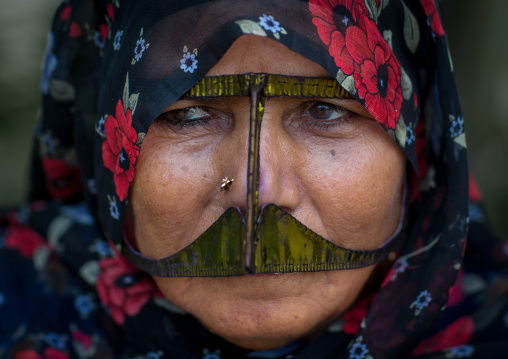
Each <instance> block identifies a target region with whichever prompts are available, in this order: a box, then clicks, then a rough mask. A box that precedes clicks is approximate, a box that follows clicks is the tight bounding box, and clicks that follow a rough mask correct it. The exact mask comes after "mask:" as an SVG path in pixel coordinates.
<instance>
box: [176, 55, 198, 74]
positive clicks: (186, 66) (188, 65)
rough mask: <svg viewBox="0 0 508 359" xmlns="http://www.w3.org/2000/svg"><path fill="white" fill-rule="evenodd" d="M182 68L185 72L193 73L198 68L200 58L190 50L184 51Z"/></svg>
mask: <svg viewBox="0 0 508 359" xmlns="http://www.w3.org/2000/svg"><path fill="white" fill-rule="evenodd" d="M180 64H181V65H180V68H181V69H182V70H183V71H185V72H190V73H193V72H194V70H196V69H197V68H198V60H196V55H195V54H191V53H190V52H187V53H184V54H183V58H182V59H181V60H180Z"/></svg>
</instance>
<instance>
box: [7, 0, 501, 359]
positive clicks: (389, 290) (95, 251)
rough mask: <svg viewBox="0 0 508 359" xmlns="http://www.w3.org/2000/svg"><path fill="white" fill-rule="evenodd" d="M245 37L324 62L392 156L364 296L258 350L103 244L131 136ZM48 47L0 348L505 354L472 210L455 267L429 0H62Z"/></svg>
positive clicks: (52, 352)
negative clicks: (396, 171) (401, 214)
mask: <svg viewBox="0 0 508 359" xmlns="http://www.w3.org/2000/svg"><path fill="white" fill-rule="evenodd" d="M244 34H254V35H257V36H265V37H268V38H270V39H274V40H275V41H278V42H280V43H281V44H283V45H285V46H286V47H287V48H289V49H290V50H292V51H295V52H297V53H299V54H301V55H303V56H304V57H307V58H308V59H310V60H312V61H314V62H316V63H317V64H319V65H321V66H322V67H323V68H325V69H326V70H327V71H328V72H329V73H330V75H331V76H332V77H334V78H336V79H337V81H338V82H339V83H340V84H341V85H342V86H343V87H344V88H345V89H346V90H347V91H348V92H349V93H350V94H351V95H353V96H354V97H355V98H356V99H357V100H358V101H359V102H360V103H361V104H362V105H363V106H364V107H365V108H366V109H367V110H368V111H369V112H370V113H371V114H372V115H373V117H374V118H375V120H376V121H378V122H379V124H380V125H381V126H383V128H384V129H385V130H386V131H387V132H388V133H389V134H390V135H391V136H392V138H393V139H394V141H396V142H397V144H398V145H399V146H400V147H401V149H402V150H403V151H404V153H405V154H406V157H407V160H408V163H409V166H408V168H409V170H408V194H409V207H408V211H407V222H408V224H407V229H406V231H407V233H406V235H407V238H406V241H405V243H404V245H403V247H402V249H401V250H400V252H399V253H398V254H397V257H396V259H395V260H394V261H393V262H391V263H390V265H391V269H390V270H389V272H388V274H387V276H386V277H385V278H384V281H382V283H381V284H380V285H379V288H378V289H377V290H376V292H375V293H373V294H372V295H370V296H367V297H365V298H363V299H362V300H361V301H359V302H358V303H356V305H355V306H354V307H353V308H352V309H351V310H349V311H348V312H347V313H345V314H343V315H342V316H341V317H340V318H337V321H336V322H335V323H334V324H333V325H332V326H330V327H329V328H328V330H327V331H326V332H324V333H322V334H321V335H320V336H319V337H317V338H316V339H314V340H313V341H311V342H309V343H306V342H296V343H291V344H289V345H287V346H285V347H283V348H279V349H277V350H273V351H268V352H251V351H248V350H244V349H240V348H237V347H235V346H234V345H232V344H230V343H227V342H225V341H224V340H223V339H221V338H218V337H216V336H214V335H213V334H212V333H210V332H208V331H207V330H205V329H204V328H203V327H202V326H201V325H200V324H199V323H198V322H197V321H196V320H195V319H193V318H192V317H191V316H189V315H187V314H185V313H184V312H183V311H182V310H181V309H179V308H177V307H175V306H174V305H172V304H171V303H170V302H168V301H167V300H166V299H165V298H164V297H163V296H162V295H161V294H160V292H159V291H158V289H157V287H156V286H155V284H154V282H153V281H152V280H151V278H150V277H149V276H147V275H146V274H145V273H142V272H139V271H138V270H136V269H135V268H134V267H133V266H132V265H131V264H130V263H128V262H127V261H126V260H125V259H124V258H123V257H122V256H121V255H120V254H119V250H118V249H119V248H120V246H121V245H122V240H123V230H124V218H125V210H126V204H127V202H128V197H129V189H130V185H131V184H132V181H133V179H134V175H135V167H136V162H137V158H138V155H139V152H140V149H141V146H142V142H143V138H144V135H145V134H146V133H147V131H148V129H149V127H150V125H151V123H152V122H153V121H154V120H155V119H156V118H157V117H158V116H159V115H160V113H161V112H162V111H163V110H164V109H166V108H167V107H168V106H169V105H170V104H171V103H173V102H174V101H176V100H177V99H179V98H180V97H181V96H182V95H183V94H184V93H186V92H187V91H188V90H189V89H190V88H191V87H192V86H193V85H194V84H195V83H196V82H197V81H198V80H199V79H201V78H202V77H203V76H204V75H205V74H206V73H207V72H208V70H209V69H210V68H211V67H213V66H214V65H215V64H216V63H217V62H218V61H219V59H220V58H221V57H222V56H223V55H224V53H225V52H226V51H227V49H228V48H229V46H230V45H231V44H232V43H233V42H234V41H235V40H236V39H237V38H238V37H240V36H242V35H244ZM48 40H49V41H48V47H47V54H46V57H45V63H44V71H43V76H42V80H41V91H42V93H43V110H42V118H41V121H40V123H39V125H38V127H37V129H36V138H35V146H34V149H35V150H34V156H33V163H32V178H31V191H30V198H29V201H28V203H27V205H26V206H24V207H23V208H22V209H21V210H19V211H11V212H6V213H5V215H4V216H3V217H2V223H1V224H2V226H3V227H2V229H1V231H0V238H1V239H3V243H4V247H3V248H2V250H1V252H0V255H1V257H2V260H1V262H0V270H1V271H2V273H3V274H2V277H1V279H0V294H1V296H0V313H2V316H3V318H4V319H3V323H2V324H0V355H4V356H6V357H14V358H68V357H82V358H89V357H95V358H113V357H124V358H137V357H146V358H163V357H164V358H166V357H167V358H207V359H212V358H242V357H254V358H261V357H264V358H290V357H291V358H332V357H333V358H350V359H370V358H406V357H415V358H416V357H418V358H487V357H488V358H505V357H506V353H507V352H508V344H507V343H508V296H507V295H506V292H507V291H508V290H507V289H506V288H507V286H506V284H505V283H506V282H503V280H501V279H499V278H498V277H497V276H496V275H495V274H494V273H496V272H499V271H500V270H504V271H505V274H506V267H507V264H506V263H507V262H508V261H507V256H508V255H507V253H508V250H507V249H506V248H507V247H506V246H505V247H503V245H502V243H500V242H497V241H496V240H495V239H494V238H493V237H492V236H490V234H486V232H485V231H483V230H482V229H481V228H483V226H482V223H483V222H482V221H484V217H483V212H482V211H481V206H480V205H479V204H478V203H473V204H470V205H469V210H470V212H471V211H472V212H471V213H473V214H474V217H473V216H472V219H474V220H475V221H474V223H473V224H472V225H471V227H472V229H474V231H475V232H474V233H475V235H476V237H477V238H480V239H474V240H472V248H473V251H471V252H470V253H469V252H468V253H469V254H468V253H467V254H466V259H467V261H466V262H465V265H464V263H463V252H464V246H465V241H466V232H467V227H468V173H467V159H466V143H465V134H464V124H463V118H462V115H461V112H460V107H459V102H458V96H457V91H456V88H455V82H454V76H453V67H452V63H451V60H450V57H449V53H448V48H447V44H446V40H445V36H444V31H443V28H442V26H441V23H440V20H439V16H438V13H437V11H436V8H435V6H434V3H433V1H432V0H421V1H416V0H308V1H307V0H305V1H303V0H302V1H297V0H278V1H276V2H274V1H263V0H259V1H254V0H248V1H240V0H220V1H198V0H196V1H167V0H151V1H128V0H125V1H122V0H104V1H101V0H96V1H89V0H88V1H85V0H68V1H64V3H63V4H62V5H61V6H60V7H59V9H58V11H57V13H56V16H55V21H54V23H53V27H52V29H51V32H50V35H49V38H48ZM253 56H256V54H253ZM475 193H476V192H475ZM475 198H478V196H476V197H475ZM482 238H484V240H483V239H482ZM478 253H482V255H481V256H479V255H478ZM503 268H504V269H503ZM4 273H8V275H7V274H5V275H4ZM457 276H459V280H458V281H457V282H456V279H457ZM496 278H498V279H496ZM488 288H490V289H491V290H490V291H487V289H488ZM492 288H494V289H492ZM447 306H448V307H447Z"/></svg>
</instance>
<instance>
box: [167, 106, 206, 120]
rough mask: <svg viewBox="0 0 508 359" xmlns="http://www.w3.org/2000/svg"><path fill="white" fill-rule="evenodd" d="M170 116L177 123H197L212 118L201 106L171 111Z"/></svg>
mask: <svg viewBox="0 0 508 359" xmlns="http://www.w3.org/2000/svg"><path fill="white" fill-rule="evenodd" d="M168 115H171V116H172V117H173V118H174V119H175V120H177V121H196V120H203V119H205V118H207V117H210V115H209V113H208V112H207V111H206V109H204V108H203V107H200V106H194V107H187V108H182V109H180V110H174V111H169V112H168Z"/></svg>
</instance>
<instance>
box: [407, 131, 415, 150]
mask: <svg viewBox="0 0 508 359" xmlns="http://www.w3.org/2000/svg"><path fill="white" fill-rule="evenodd" d="M414 140H415V135H414V133H413V129H412V128H411V126H408V127H406V144H407V145H408V146H409V145H410V144H412V143H413V141H414Z"/></svg>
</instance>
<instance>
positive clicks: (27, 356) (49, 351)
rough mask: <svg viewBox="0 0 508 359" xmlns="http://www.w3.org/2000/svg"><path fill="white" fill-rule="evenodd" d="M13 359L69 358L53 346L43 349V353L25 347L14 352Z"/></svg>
mask: <svg viewBox="0 0 508 359" xmlns="http://www.w3.org/2000/svg"><path fill="white" fill-rule="evenodd" d="M14 358H15V359H69V356H68V355H67V354H65V353H63V352H61V351H60V350H57V349H55V348H46V349H44V352H43V355H40V354H39V353H37V352H36V351H35V350H32V349H26V350H20V351H19V352H17V353H16V356H15V357H14Z"/></svg>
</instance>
